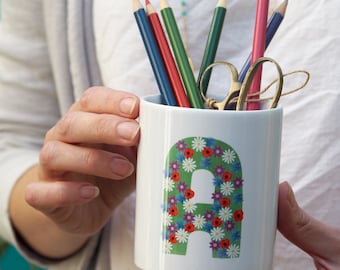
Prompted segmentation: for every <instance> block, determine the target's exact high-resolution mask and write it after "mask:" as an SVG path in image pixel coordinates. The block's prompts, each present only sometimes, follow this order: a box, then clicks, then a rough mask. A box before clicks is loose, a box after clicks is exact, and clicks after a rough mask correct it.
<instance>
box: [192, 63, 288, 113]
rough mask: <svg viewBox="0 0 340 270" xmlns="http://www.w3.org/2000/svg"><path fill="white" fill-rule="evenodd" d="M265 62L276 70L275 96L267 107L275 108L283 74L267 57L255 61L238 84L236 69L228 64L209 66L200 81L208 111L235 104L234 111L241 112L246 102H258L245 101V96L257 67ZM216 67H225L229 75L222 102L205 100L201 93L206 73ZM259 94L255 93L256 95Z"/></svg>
mask: <svg viewBox="0 0 340 270" xmlns="http://www.w3.org/2000/svg"><path fill="white" fill-rule="evenodd" d="M265 62H270V63H272V64H274V66H275V67H276V70H277V74H278V78H277V80H276V81H277V83H276V90H275V94H274V96H273V98H272V103H271V104H270V106H269V109H272V108H275V107H276V106H277V103H278V102H279V99H280V97H281V93H282V88H283V77H284V75H283V73H282V69H281V67H280V65H279V64H278V63H277V62H276V61H275V60H274V59H272V58H269V57H261V58H259V59H257V60H256V61H255V62H254V63H253V64H252V65H251V66H250V68H249V70H248V71H247V74H246V76H245V78H244V81H243V83H240V82H239V81H238V77H239V75H238V72H237V69H236V67H235V66H234V65H233V64H231V63H228V62H215V63H213V64H211V65H209V66H208V67H207V68H206V70H205V71H204V72H203V74H202V77H201V80H200V84H199V85H200V92H201V96H202V98H203V100H204V102H205V103H206V105H207V107H208V108H209V109H216V110H225V109H227V107H228V106H231V105H232V104H233V103H236V110H237V111H240V110H243V107H244V103H245V102H246V101H259V100H257V99H251V100H247V96H248V91H249V88H250V85H251V83H252V82H253V79H254V77H255V74H256V72H257V70H258V69H259V67H261V66H262V65H263V64H264V63H265ZM218 65H222V66H224V67H226V68H227V69H228V71H229V74H230V79H231V80H230V88H229V91H228V95H227V96H226V97H225V98H224V99H223V100H222V101H217V100H216V99H214V98H207V97H206V95H205V94H204V93H203V91H202V89H203V83H202V82H203V80H204V76H205V75H206V74H207V72H208V71H209V70H211V69H213V68H214V67H216V66H218ZM257 94H259V93H256V95H257Z"/></svg>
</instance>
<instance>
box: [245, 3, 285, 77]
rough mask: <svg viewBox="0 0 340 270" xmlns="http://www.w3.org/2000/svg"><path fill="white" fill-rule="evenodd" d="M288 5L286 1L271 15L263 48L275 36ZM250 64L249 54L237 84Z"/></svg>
mask: <svg viewBox="0 0 340 270" xmlns="http://www.w3.org/2000/svg"><path fill="white" fill-rule="evenodd" d="M287 5H288V0H286V1H284V2H282V3H281V5H279V7H278V8H277V9H275V11H274V13H273V15H272V16H271V17H270V19H269V22H268V24H267V33H266V45H265V48H267V47H268V46H269V44H270V42H271V41H272V39H273V37H274V36H275V34H276V31H277V30H278V29H279V27H280V25H281V22H282V20H283V18H284V16H285V14H286V9H287ZM250 62H251V53H250V54H249V56H248V58H247V60H246V62H245V63H244V65H243V67H242V69H241V71H240V75H239V82H240V83H242V82H243V80H244V78H245V76H246V74H247V71H248V69H249V67H250Z"/></svg>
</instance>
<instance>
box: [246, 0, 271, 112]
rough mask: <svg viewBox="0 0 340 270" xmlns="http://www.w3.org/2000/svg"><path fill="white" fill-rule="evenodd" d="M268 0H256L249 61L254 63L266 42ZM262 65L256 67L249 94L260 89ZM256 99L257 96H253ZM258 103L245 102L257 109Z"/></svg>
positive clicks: (261, 54) (250, 107)
mask: <svg viewBox="0 0 340 270" xmlns="http://www.w3.org/2000/svg"><path fill="white" fill-rule="evenodd" d="M268 8H269V0H258V1H257V7H256V19H255V27H254V39H253V50H252V57H251V63H254V62H255V61H256V60H257V59H258V58H260V57H263V55H264V51H265V44H266V27H267V20H268ZM261 77H262V67H261V68H259V69H258V71H257V73H256V75H255V77H254V80H253V82H252V84H251V86H250V89H249V94H254V93H257V92H259V91H260V88H261ZM253 98H254V99H257V98H258V96H254V97H253ZM259 109H260V103H259V102H254V101H250V102H248V103H247V110H259Z"/></svg>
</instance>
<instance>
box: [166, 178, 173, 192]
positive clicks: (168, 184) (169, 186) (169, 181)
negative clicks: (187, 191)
mask: <svg viewBox="0 0 340 270" xmlns="http://www.w3.org/2000/svg"><path fill="white" fill-rule="evenodd" d="M174 187H175V182H174V181H173V180H172V179H171V178H170V177H167V178H166V179H165V184H164V189H165V191H166V192H171V191H172V190H173V189H174Z"/></svg>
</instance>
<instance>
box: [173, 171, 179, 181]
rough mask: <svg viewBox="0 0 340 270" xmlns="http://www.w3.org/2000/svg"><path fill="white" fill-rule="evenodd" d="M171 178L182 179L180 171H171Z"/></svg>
mask: <svg viewBox="0 0 340 270" xmlns="http://www.w3.org/2000/svg"><path fill="white" fill-rule="evenodd" d="M171 179H172V180H173V181H175V182H177V181H179V180H180V179H181V175H180V174H179V172H172V173H171Z"/></svg>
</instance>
